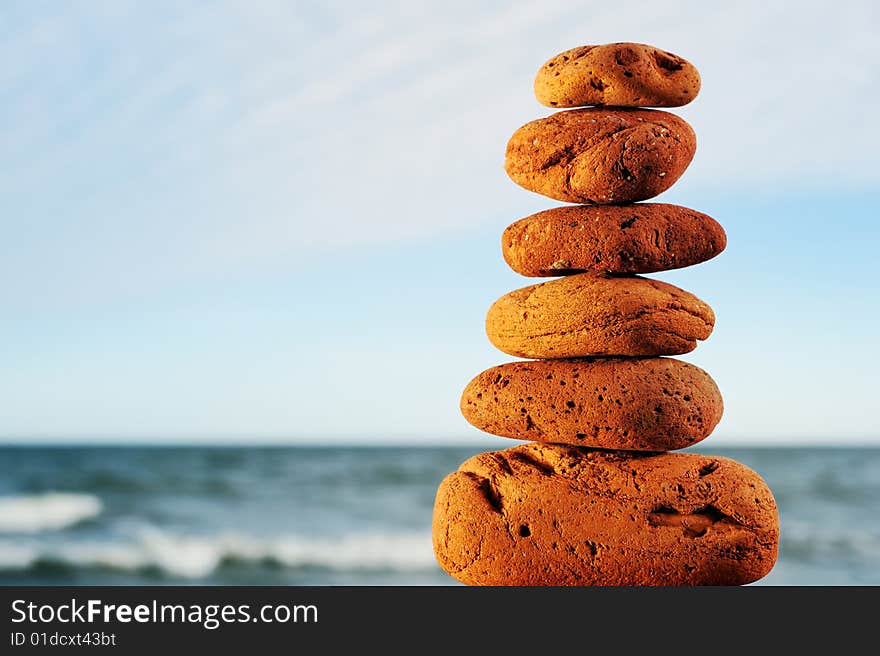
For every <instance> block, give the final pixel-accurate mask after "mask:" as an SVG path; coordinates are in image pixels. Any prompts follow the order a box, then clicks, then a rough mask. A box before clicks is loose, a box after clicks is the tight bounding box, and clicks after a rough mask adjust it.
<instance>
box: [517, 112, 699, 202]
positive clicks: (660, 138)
mask: <svg viewBox="0 0 880 656" xmlns="http://www.w3.org/2000/svg"><path fill="white" fill-rule="evenodd" d="M696 148H697V141H696V136H695V135H694V132H693V130H692V129H691V127H690V126H689V125H688V124H687V123H686V122H685V121H684V120H682V119H680V118H679V117H677V116H674V115H673V114H669V113H667V112H661V111H657V110H651V109H607V108H590V109H573V110H570V111H567V112H556V113H555V114H551V115H550V116H548V117H546V118H542V119H538V120H536V121H532V122H531V123H526V124H525V125H524V126H522V127H521V128H519V129H518V130H517V131H516V132H514V133H513V136H512V137H511V138H510V141H508V143H507V155H506V158H505V162H504V168H505V170H506V171H507V174H508V175H509V176H510V178H511V179H512V180H513V181H514V182H516V183H517V184H518V185H521V186H522V187H525V188H526V189H528V190H530V191H534V192H536V193H539V194H543V195H544V196H549V197H550V198H555V199H556V200H562V201H567V202H570V203H586V204H598V205H608V204H621V203H632V202H635V201H639V200H646V199H648V198H653V197H654V196H656V195H657V194H659V193H661V192H663V191H665V190H666V189H668V188H669V187H670V186H672V184H673V183H674V182H675V181H676V180H678V178H679V177H680V176H681V174H682V173H684V171H685V169H686V168H687V166H688V164H690V162H691V159H693V156H694V152H695V151H696Z"/></svg>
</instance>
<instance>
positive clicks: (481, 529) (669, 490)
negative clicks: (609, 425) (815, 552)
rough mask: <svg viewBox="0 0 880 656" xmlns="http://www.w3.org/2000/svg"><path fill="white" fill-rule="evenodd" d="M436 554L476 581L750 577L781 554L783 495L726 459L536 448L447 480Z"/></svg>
mask: <svg viewBox="0 0 880 656" xmlns="http://www.w3.org/2000/svg"><path fill="white" fill-rule="evenodd" d="M433 537H434V551H435V554H436V556H437V560H438V562H439V563H440V565H441V566H442V567H443V569H445V570H446V571H447V572H448V573H449V574H450V575H452V576H453V577H455V578H456V579H458V580H459V581H461V582H463V583H467V584H469V585H741V584H744V583H750V582H752V581H755V580H757V579H759V578H761V577H763V576H764V575H765V574H767V573H768V572H769V571H770V569H771V568H772V567H773V564H774V562H775V561H776V553H777V544H778V541H779V524H778V515H777V510H776V502H775V501H774V499H773V495H772V494H771V492H770V490H769V489H768V488H767V486H766V484H765V483H764V481H763V480H762V479H761V478H760V476H758V475H757V474H756V473H755V472H753V471H752V470H750V469H749V468H748V467H746V466H744V465H742V464H740V463H738V462H735V461H733V460H730V459H727V458H720V457H713V456H702V455H696V454H690V453H688V454H682V453H664V454H658V455H651V454H648V455H640V454H636V453H630V452H623V451H599V450H590V449H584V448H578V447H570V446H564V445H556V444H552V445H539V444H526V445H522V446H517V447H514V448H512V449H507V450H505V451H494V452H489V453H483V454H480V455H478V456H475V457H473V458H471V459H470V460H467V461H466V462H465V463H464V464H462V465H461V467H459V469H458V471H456V472H453V473H452V474H450V475H449V476H447V477H446V478H445V479H444V480H443V482H442V483H441V485H440V488H439V490H438V492H437V499H436V502H435V506H434V521H433Z"/></svg>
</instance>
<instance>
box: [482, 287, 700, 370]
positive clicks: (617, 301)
mask: <svg viewBox="0 0 880 656" xmlns="http://www.w3.org/2000/svg"><path fill="white" fill-rule="evenodd" d="M714 325H715V315H714V313H713V312H712V308H710V307H709V306H708V305H707V304H706V303H704V302H703V301H701V300H700V299H698V298H697V297H696V296H694V295H693V294H691V293H689V292H686V291H684V290H683V289H679V288H678V287H676V286H674V285H670V284H668V283H665V282H661V281H659V280H653V279H651V278H642V277H640V276H626V277H614V276H608V275H597V274H592V273H579V274H576V275H572V276H566V277H565V278H558V279H556V280H549V281H547V282H542V283H539V284H537V285H531V286H529V287H524V288H522V289H517V290H514V291H512V292H509V293H508V294H505V295H504V296H502V297H501V298H499V299H498V300H497V301H495V303H493V304H492V307H490V308H489V312H488V313H487V315H486V334H487V336H488V337H489V340H490V341H491V342H492V344H494V345H495V347H496V348H498V349H499V350H501V351H504V352H505V353H507V354H509V355H514V356H517V357H521V358H578V357H588V356H602V355H630V356H657V355H680V354H682V353H688V352H689V351H692V350H694V349H695V348H696V346H697V340H699V339H706V338H707V337H708V336H709V335H710V334H711V332H712V328H713V326H714Z"/></svg>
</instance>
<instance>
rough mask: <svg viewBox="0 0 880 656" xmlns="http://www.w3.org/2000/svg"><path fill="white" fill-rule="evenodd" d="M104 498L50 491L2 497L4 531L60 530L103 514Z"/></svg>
mask: <svg viewBox="0 0 880 656" xmlns="http://www.w3.org/2000/svg"><path fill="white" fill-rule="evenodd" d="M101 510H102V505H101V500H100V499H99V498H98V497H96V496H93V495H91V494H76V493H70V492H49V493H46V494H34V495H23V496H14V497H0V533H40V532H42V531H57V530H60V529H63V528H67V527H69V526H73V525H74V524H78V523H80V522H82V521H84V520H86V519H91V518H93V517H97V516H98V515H100V514H101Z"/></svg>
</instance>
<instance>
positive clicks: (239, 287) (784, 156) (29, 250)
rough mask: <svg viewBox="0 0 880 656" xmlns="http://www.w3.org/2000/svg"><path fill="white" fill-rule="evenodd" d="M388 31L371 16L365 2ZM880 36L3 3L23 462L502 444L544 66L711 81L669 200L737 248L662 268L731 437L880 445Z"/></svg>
mask: <svg viewBox="0 0 880 656" xmlns="http://www.w3.org/2000/svg"><path fill="white" fill-rule="evenodd" d="M361 5H362V6H361ZM878 28H880V14H878V10H877V9H875V8H874V7H873V6H872V4H871V3H869V2H845V3H839V4H838V5H835V9H834V11H833V12H829V11H827V9H826V8H825V6H824V5H823V4H820V3H804V4H803V5H802V6H800V8H799V11H798V12H796V13H791V12H789V11H788V10H786V8H785V3H766V2H744V3H736V6H735V7H734V6H725V7H722V6H721V5H720V4H718V3H700V2H690V1H688V2H670V3H661V4H656V3H655V5H651V4H647V3H636V2H627V1H622V2H615V3H613V6H610V5H608V3H600V2H581V3H578V2H574V1H571V0H569V1H567V2H542V3H532V2H507V3H501V2H486V3H470V2H448V1H446V2H442V3H441V2H407V3H400V4H395V3H387V2H385V3H382V2H377V3H369V5H368V4H366V3H350V2H337V3H334V2H315V3H305V2H296V3H290V2H264V1H258V2H210V3H172V2H167V3H163V2H151V3H144V2H107V3H100V2H91V3H66V4H64V5H60V4H58V3H51V2H46V3H39V2H11V3H4V5H3V7H2V8H0V55H2V56H0V118H2V120H0V134H2V137H0V139H2V143H3V148H2V149H0V169H2V175H0V200H2V215H0V217H2V218H0V235H2V239H0V273H2V275H3V279H4V280H5V281H6V284H5V285H3V286H2V287H0V344H2V345H0V356H2V360H3V367H2V368H0V394H2V398H3V403H2V408H0V436H2V437H3V438H5V439H7V440H24V441H33V440H51V441H59V440H65V439H69V440H77V441H81V440H88V441H108V442H119V441H125V440H137V441H174V440H186V441H195V440H208V441H245V440H260V441H281V442H292V441H308V442H321V443H324V442H346V443H350V442H358V441H396V442H406V443H413V444H415V443H445V442H451V441H457V442H461V441H469V442H471V443H478V444H485V445H486V446H487V448H488V447H490V446H491V445H492V444H494V445H497V446H501V445H503V444H507V442H505V441H503V440H501V439H500V438H492V437H486V436H482V435H481V434H480V433H478V432H477V431H476V430H475V429H472V428H470V427H469V426H468V425H467V424H466V423H465V422H464V420H463V419H462V418H461V417H460V415H459V413H458V397H459V394H460V391H461V389H462V388H463V386H464V385H465V384H466V383H467V381H468V380H470V378H471V377H472V376H473V375H475V374H476V373H478V372H479V371H480V370H482V369H484V368H486V367H488V366H491V365H493V364H497V363H499V362H504V361H506V360H508V359H509V358H508V356H505V355H504V354H502V353H500V352H497V351H494V350H493V349H492V347H491V346H490V345H489V343H488V341H487V339H486V337H485V335H484V332H483V317H484V315H485V312H486V310H487V309H488V307H489V305H490V304H491V303H492V301H494V300H495V298H497V297H498V296H500V295H501V294H503V293H505V292H506V291H508V290H510V289H513V288H515V287H520V286H524V285H526V284H530V283H531V282H533V281H530V280H526V279H523V278H520V277H518V276H517V275H516V274H514V273H512V272H511V271H509V270H507V269H506V268H505V265H504V263H503V260H502V258H501V254H500V246H499V242H500V233H501V231H502V230H503V228H504V227H505V226H506V225H507V224H508V223H510V222H512V221H514V220H515V219H518V218H520V217H522V216H525V215H527V214H530V213H532V212H534V211H537V210H539V209H544V208H547V207H551V206H554V205H557V203H555V202H554V201H550V200H548V199H544V198H541V197H539V196H537V195H535V194H530V193H528V192H526V191H524V190H522V189H520V188H518V187H517V186H516V185H514V184H513V183H512V182H510V181H509V180H508V179H507V177H506V176H505V174H504V172H503V169H502V160H503V152H504V146H505V144H506V141H507V139H508V137H509V136H510V134H511V133H512V132H513V130H515V129H516V128H517V127H518V126H519V125H521V124H522V123H525V122H526V121H529V120H532V119H533V118H536V117H539V116H543V115H545V114H546V113H547V110H546V109H545V108H543V107H542V106H540V105H539V104H538V103H537V102H536V101H535V100H534V98H533V97H532V91H531V84H532V78H533V75H534V73H535V71H536V70H537V68H538V66H539V65H540V64H541V63H543V61H544V60H546V59H547V58H549V57H550V56H551V55H553V54H555V53H556V52H558V51H560V50H563V49H566V48H569V47H573V46H575V45H580V44H584V43H604V42H611V41H619V40H632V41H642V42H647V43H653V44H656V45H658V46H660V47H662V48H665V49H667V50H670V51H672V52H675V53H678V54H680V55H682V56H684V57H686V58H688V59H690V60H691V61H692V62H694V63H695V64H696V65H697V67H698V68H699V69H700V71H701V74H702V76H703V89H702V91H701V93H700V95H699V96H698V98H697V99H696V101H695V102H694V103H693V104H692V105H690V106H688V107H685V108H681V109H680V110H675V111H676V112H677V113H679V114H680V115H681V116H683V117H684V118H685V119H686V120H688V121H689V122H690V123H691V124H692V125H693V127H694V129H695V131H696V133H697V137H698V144H699V145H698V151H697V156H696V157H695V159H694V161H693V163H692V164H691V166H690V168H689V169H688V171H686V172H685V174H684V176H683V177H682V178H681V180H680V181H679V182H678V183H676V185H675V186H673V188H672V189H671V190H669V191H668V192H666V193H665V194H663V195H662V196H660V197H659V198H658V200H662V201H665V202H672V203H679V204H682V205H687V206H690V207H693V208H694V209H698V210H701V211H704V212H707V213H709V214H711V215H712V216H714V217H715V218H716V219H718V220H719V221H720V222H721V223H722V224H723V225H724V226H725V228H726V229H727V232H728V238H729V246H728V249H727V251H726V252H725V253H723V254H722V255H721V256H719V257H718V258H716V259H715V260H712V261H710V262H708V263H705V264H703V265H700V266H697V267H693V268H690V269H686V270H683V271H676V272H669V273H664V274H657V275H656V277H658V278H662V279H664V280H668V281H670V282H673V283H674V284H678V285H680V286H682V287H684V288H685V289H688V290H690V291H692V292H694V293H696V294H697V295H698V296H700V297H701V298H703V299H704V300H706V301H707V302H709V303H710V304H711V305H712V307H713V308H714V309H715V312H716V315H717V317H718V321H717V325H716V329H715V332H714V334H713V335H712V337H711V338H710V339H709V340H708V341H707V342H705V343H703V344H701V345H700V346H699V347H698V349H697V350H696V351H695V352H693V353H692V354H689V355H688V356H685V357H684V358H683V359H686V360H688V361H690V362H694V363H696V364H698V365H700V366H702V367H704V368H705V369H706V370H707V371H709V373H710V374H711V375H712V376H713V377H714V378H715V379H716V381H717V382H718V384H719V386H720V388H721V390H722V392H723V394H724V398H725V403H726V412H725V417H724V419H723V420H722V423H721V424H720V425H719V427H718V429H717V430H716V434H715V436H713V438H712V439H713V440H714V441H715V443H717V444H728V445H729V444H743V445H746V444H757V443H808V442H810V443H812V442H827V443H842V442H857V441H858V442H870V443H880V440H878V435H880V430H878V428H880V426H878V424H880V422H878V420H877V419H876V417H875V414H876V412H875V410H874V409H875V407H876V404H877V402H876V391H875V390H876V381H877V378H876V372H877V371H878V365H880V358H878V355H877V353H878V349H877V346H876V337H877V325H878V319H880V311H878V307H880V303H878V299H880V284H878V283H877V281H876V278H875V276H874V271H873V268H874V264H875V261H876V258H877V255H876V253H877V250H878V245H880V239H878V238H880V228H878V226H877V210H876V207H877V204H878V201H880V184H878V183H880V167H878V166H877V164H876V153H877V152H880V130H878V128H877V124H876V119H875V118H874V116H873V114H874V112H873V110H872V108H873V107H874V106H876V104H877V102H878V101H880V97H878V89H880V85H878V82H880V80H878V77H880V43H878V41H877V39H876V38H875V34H876V31H877V30H878Z"/></svg>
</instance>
